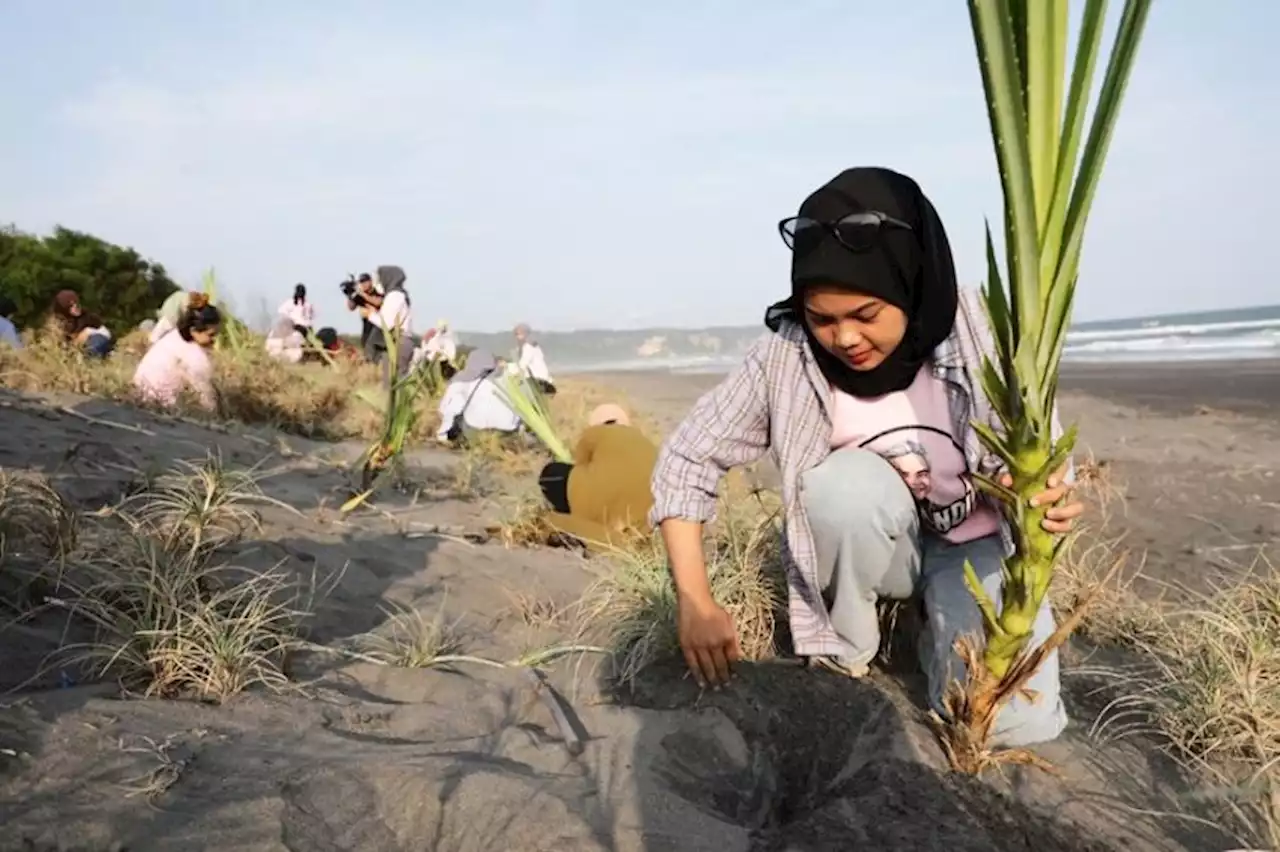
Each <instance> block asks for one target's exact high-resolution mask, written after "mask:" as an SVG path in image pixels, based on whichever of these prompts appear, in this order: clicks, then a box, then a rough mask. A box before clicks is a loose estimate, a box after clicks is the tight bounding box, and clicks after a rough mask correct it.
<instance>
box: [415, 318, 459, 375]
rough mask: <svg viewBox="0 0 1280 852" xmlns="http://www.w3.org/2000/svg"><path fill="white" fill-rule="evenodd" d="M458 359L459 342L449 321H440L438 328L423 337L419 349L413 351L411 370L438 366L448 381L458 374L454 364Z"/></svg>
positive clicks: (437, 323)
mask: <svg viewBox="0 0 1280 852" xmlns="http://www.w3.org/2000/svg"><path fill="white" fill-rule="evenodd" d="M457 359H458V340H457V338H455V337H454V336H453V332H452V331H451V330H450V329H449V323H448V321H447V320H439V321H437V322H436V327H435V328H433V329H431V330H429V331H428V332H427V333H426V334H424V335H422V341H421V342H420V343H419V344H418V348H417V349H415V350H413V360H412V362H411V363H410V364H409V369H410V370H416V369H418V368H419V367H421V366H423V365H425V364H438V365H439V367H440V376H441V377H442V378H443V379H444V380H445V381H448V380H449V379H452V378H453V377H454V376H455V375H456V374H457V372H458V368H457V367H455V366H454V363H455V362H456V361H457Z"/></svg>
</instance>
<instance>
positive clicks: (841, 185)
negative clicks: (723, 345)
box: [765, 168, 958, 397]
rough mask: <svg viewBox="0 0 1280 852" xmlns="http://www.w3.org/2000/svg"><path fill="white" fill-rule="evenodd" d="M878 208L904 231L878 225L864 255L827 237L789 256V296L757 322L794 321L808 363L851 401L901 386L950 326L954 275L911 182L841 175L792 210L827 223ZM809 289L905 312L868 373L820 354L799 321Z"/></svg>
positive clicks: (935, 222) (890, 174) (879, 173)
mask: <svg viewBox="0 0 1280 852" xmlns="http://www.w3.org/2000/svg"><path fill="white" fill-rule="evenodd" d="M873 210H874V211H878V212H880V213H884V214H886V215H888V216H892V217H893V218H895V219H898V220H901V221H903V222H905V223H907V224H908V225H910V226H911V230H910V231H907V230H904V229H902V228H895V227H892V226H889V225H885V226H882V227H881V229H880V231H879V234H878V236H877V239H876V240H875V241H874V242H873V244H872V246H871V247H870V248H869V249H867V250H865V251H858V252H855V251H852V250H850V249H848V248H846V247H845V246H843V245H841V244H840V243H839V242H837V241H836V240H835V238H834V237H832V236H831V235H830V234H829V233H828V234H826V235H824V236H823V237H822V239H821V240H820V242H819V243H818V244H817V245H812V246H810V245H807V244H806V245H805V246H804V249H805V250H804V251H801V252H793V253H792V257H791V296H790V297H789V298H787V299H784V300H782V301H781V302H778V303H777V304H775V305H772V306H771V307H770V308H769V310H768V311H767V312H766V313H765V325H766V326H768V327H769V328H770V329H771V330H773V331H777V330H778V329H779V328H780V327H781V325H782V323H783V321H786V320H790V321H792V322H797V323H799V324H800V326H801V328H803V329H804V332H805V336H806V337H807V338H808V339H809V347H810V349H812V350H813V356H814V359H815V360H816V361H817V362H818V366H819V367H820V368H821V370H822V374H823V375H824V376H826V378H827V381H829V382H830V383H831V386H832V387H833V388H836V389H838V390H841V391H844V392H845V393H847V394H849V395H851V396H856V397H872V396H881V395H883V394H886V393H892V392H894V391H900V390H904V389H905V388H907V387H908V386H909V385H910V384H911V382H912V381H913V380H914V379H915V377H916V374H917V373H919V372H920V367H921V366H923V364H924V362H925V361H926V360H928V358H929V356H931V355H932V354H933V350H934V349H935V348H937V346H938V345H939V344H940V343H942V342H943V341H944V340H946V339H947V337H948V335H950V334H951V329H952V327H953V326H954V325H955V318H956V303H957V300H958V294H957V289H956V270H955V264H954V262H953V261H952V258H951V246H950V244H949V243H948V242H947V233H946V231H945V230H944V229H943V227H942V220H941V219H939V218H938V212H937V211H936V210H934V209H933V205H932V204H931V203H930V202H929V199H928V198H926V197H925V195H924V193H923V192H921V191H920V187H919V186H918V185H916V182H915V181H914V180H912V179H911V178H909V177H907V176H906V175H902V174H898V173H897V172H895V171H891V170H889V169H882V168H856V169H848V170H846V171H844V172H841V173H840V174H839V175H837V176H836V177H835V178H833V179H832V180H831V181H830V182H829V183H827V184H826V185H825V186H823V187H821V188H819V189H818V190H817V191H815V192H814V193H813V194H812V195H810V196H809V197H808V198H806V199H805V200H804V203H803V204H801V205H800V213H799V215H800V216H803V217H807V218H810V219H815V220H817V221H819V222H835V221H838V220H839V219H840V218H842V217H844V216H847V215H849V214H850V213H856V212H862V211H873ZM815 284H826V285H828V286H836V287H842V288H844V287H847V288H848V289H849V290H850V291H851V292H858V293H864V294H866V295H868V296H874V297H876V298H877V299H883V300H884V301H885V302H888V303H889V304H891V305H894V306H895V307H897V308H900V309H901V310H902V312H903V313H905V314H906V315H907V331H906V334H905V335H904V336H903V338H902V342H901V343H900V344H898V348H897V349H895V350H894V351H893V352H892V353H890V355H889V356H888V357H887V358H885V360H884V362H883V363H881V364H880V365H879V366H877V367H876V368H875V369H873V370H866V371H859V370H854V369H853V368H852V367H850V366H848V365H847V364H845V363H844V362H843V361H841V360H840V359H839V358H837V357H836V356H834V355H832V354H831V353H830V352H828V351H827V350H826V349H825V348H824V347H823V346H822V344H821V343H819V342H818V340H817V339H816V338H815V337H814V335H813V332H812V331H810V329H809V324H808V323H807V322H805V320H804V292H805V289H806V288H807V287H809V286H811V285H815Z"/></svg>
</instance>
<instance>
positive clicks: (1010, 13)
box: [939, 0, 1151, 772]
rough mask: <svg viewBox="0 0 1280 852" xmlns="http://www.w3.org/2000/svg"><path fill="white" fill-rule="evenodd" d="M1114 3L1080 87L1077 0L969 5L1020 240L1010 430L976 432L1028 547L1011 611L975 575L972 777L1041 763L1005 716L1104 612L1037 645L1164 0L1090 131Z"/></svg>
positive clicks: (965, 728)
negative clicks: (1148, 51) (1123, 149)
mask: <svg viewBox="0 0 1280 852" xmlns="http://www.w3.org/2000/svg"><path fill="white" fill-rule="evenodd" d="M1106 8H1107V3H1106V0H1086V2H1085V4H1084V16H1083V19H1082V21H1081V26H1080V35H1079V40H1078V44H1077V46H1076V55H1075V61H1074V65H1073V68H1072V72H1071V77H1070V81H1069V83H1068V82H1067V78H1066V63H1067V30H1068V18H1069V2H1068V0H969V16H970V20H971V23H972V28H973V36H974V43H975V45H976V47H977V53H978V62H979V65H980V67H981V71H982V85H983V89H984V91H985V93H986V100H987V110H988V113H989V118H990V123H991V136H992V139H993V141H994V143H995V149H996V160H997V162H998V164H999V171H1000V186H1001V189H1002V191H1003V196H1004V238H1005V268H1004V270H1001V268H1000V264H999V262H998V260H997V256H996V249H995V246H994V243H993V240H992V237H991V231H990V228H989V227H988V229H987V266H988V273H987V282H986V286H985V287H984V288H983V293H982V299H983V306H984V308H985V310H986V314H987V318H988V320H989V321H990V325H991V329H992V334H993V337H994V348H993V354H992V355H991V357H989V358H987V359H986V360H985V362H984V364H983V372H982V377H981V378H982V388H983V391H984V393H985V394H986V396H987V398H988V399H989V400H990V402H991V406H992V408H993V410H994V413H995V415H996V416H997V417H998V419H999V421H1000V428H991V427H990V426H988V425H987V424H982V423H975V424H974V427H975V428H976V429H977V430H978V434H979V436H980V438H981V440H982V443H983V445H984V446H985V447H986V449H987V450H988V451H989V452H991V453H993V454H995V455H996V456H997V457H999V458H1000V459H1001V460H1002V461H1003V463H1004V467H1005V469H1006V471H1007V473H1008V476H1009V477H1010V480H1011V481H1009V482H1007V483H1006V484H1007V485H1008V487H1005V485H1003V484H1001V483H999V482H997V481H995V480H993V479H982V480H980V485H981V486H982V487H983V488H984V490H985V491H987V493H989V494H992V495H994V496H995V498H996V499H997V500H998V501H999V502H1000V504H1001V506H1002V507H1003V509H1004V512H1005V514H1006V516H1007V517H1008V519H1009V520H1010V522H1011V526H1012V529H1013V533H1014V542H1015V549H1014V553H1013V555H1012V556H1010V557H1009V558H1008V559H1006V560H1005V562H1004V565H1003V569H1002V577H1003V582H1004V585H1003V590H1002V593H1001V600H1000V601H999V603H997V602H995V601H993V600H991V599H990V598H989V597H988V596H987V594H986V593H985V592H984V591H983V588H982V586H981V584H980V583H979V581H978V578H977V575H976V574H975V573H974V571H973V568H972V566H966V581H967V584H968V586H969V590H970V591H971V592H972V594H973V596H974V598H975V599H976V601H977V603H978V607H979V609H980V610H981V612H982V618H983V636H982V643H981V645H980V646H979V645H978V644H976V643H970V642H966V641H962V642H961V643H960V647H959V649H958V650H959V652H960V655H961V657H962V659H964V660H965V663H966V666H967V672H966V677H965V682H964V683H963V684H960V683H956V684H953V685H952V688H951V689H950V690H949V691H948V694H947V696H946V708H945V709H946V710H947V715H948V717H949V718H948V719H947V720H945V721H942V720H939V730H940V733H941V736H942V741H943V746H944V748H945V750H946V752H947V754H948V756H949V758H950V760H951V763H952V765H953V766H954V767H955V768H956V769H958V770H962V771H965V772H978V771H980V770H981V769H982V768H983V767H984V766H987V765H989V764H991V763H992V762H995V761H999V760H1021V761H1024V762H1036V758H1034V756H1032V755H1030V753H1029V752H1026V751H1025V750H1011V751H1004V752H998V753H993V752H992V749H991V747H990V734H991V729H992V726H993V724H994V722H995V719H996V715H997V714H998V713H999V711H1000V708H1001V707H1002V706H1003V705H1004V704H1005V703H1006V702H1008V701H1009V700H1010V699H1011V698H1012V697H1013V696H1015V695H1018V694H1020V693H1022V692H1023V691H1024V690H1025V688H1026V683H1027V681H1028V680H1029V679H1030V677H1031V676H1032V674H1034V673H1035V671H1036V670H1037V669H1038V668H1039V666H1040V665H1041V664H1042V663H1043V662H1044V660H1045V658H1046V657H1047V656H1048V655H1049V654H1050V653H1052V651H1053V650H1055V649H1056V648H1057V647H1059V646H1060V645H1061V644H1062V643H1063V642H1064V641H1065V640H1066V638H1067V636H1068V635H1069V634H1070V633H1071V631H1072V630H1073V629H1074V627H1075V626H1076V624H1077V623H1079V620H1080V618H1081V617H1082V615H1083V607H1085V606H1087V604H1088V600H1087V599H1086V600H1084V601H1083V602H1082V603H1081V604H1080V605H1079V606H1078V607H1077V609H1076V611H1075V612H1073V613H1071V614H1070V615H1069V616H1068V617H1066V618H1064V619H1063V621H1062V623H1061V624H1060V625H1059V627H1058V629H1057V630H1056V632H1055V633H1054V634H1053V636H1052V637H1051V638H1050V639H1049V640H1048V641H1046V642H1045V643H1044V644H1042V645H1041V646H1040V647H1038V648H1031V647H1030V640H1031V630H1032V624H1033V623H1034V621H1035V617H1036V613H1037V612H1038V611H1039V610H1040V607H1041V604H1042V603H1043V602H1044V599H1045V596H1046V594H1047V593H1048V590H1049V584H1050V581H1051V580H1052V579H1053V571H1054V564H1055V562H1056V561H1057V559H1058V557H1059V555H1060V554H1061V553H1062V552H1063V549H1064V545H1065V543H1066V540H1065V539H1059V538H1056V537H1055V536H1053V535H1052V534H1050V533H1049V532H1047V531H1045V530H1044V528H1043V527H1042V523H1043V521H1044V516H1045V511H1046V510H1047V509H1048V508H1049V507H1047V506H1044V507H1038V508H1033V507H1031V506H1030V500H1031V498H1032V497H1033V496H1035V495H1037V494H1040V493H1042V492H1044V491H1045V490H1047V482H1048V480H1049V477H1050V476H1051V475H1052V474H1054V473H1055V472H1056V471H1058V470H1059V469H1060V468H1062V466H1063V465H1064V463H1065V462H1066V461H1067V460H1068V459H1069V458H1070V455H1071V452H1072V450H1073V448H1074V446H1075V442H1076V430H1075V428H1074V427H1072V428H1070V429H1068V430H1067V431H1066V432H1065V433H1064V434H1062V435H1060V436H1057V437H1055V431H1054V429H1053V425H1052V424H1053V413H1054V410H1055V403H1056V397H1057V390H1058V365H1059V362H1060V360H1061V358H1062V350H1063V346H1064V344H1065V342H1066V337H1067V329H1068V327H1069V326H1070V322H1071V308H1072V303H1073V301H1074V296H1075V288H1076V279H1077V276H1078V274H1079V268H1080V250H1081V246H1082V245H1083V243H1084V234H1085V226H1086V224H1087V222H1088V218H1089V211H1090V208H1091V207H1092V204H1093V199H1094V195H1095V193H1096V191H1097V188H1098V181H1099V179H1100V177H1101V175H1102V165H1103V161H1104V160H1105V159H1106V154H1107V148H1108V146H1109V144H1110V142H1111V135H1112V133H1113V131H1114V130H1115V125H1116V119H1117V117H1118V115H1119V111H1120V103H1121V100H1122V99H1123V96H1124V91H1125V87H1126V84H1127V83H1128V81H1129V74H1130V71H1131V70H1132V68H1133V63H1134V59H1135V57H1136V55H1137V51H1138V43H1139V41H1140V40H1141V37H1142V31H1143V28H1144V26H1145V24H1146V20H1147V14H1148V12H1149V11H1150V9H1151V0H1126V2H1125V4H1124V9H1123V12H1122V14H1121V17H1120V24H1119V28H1118V30H1117V32H1116V37H1115V43H1114V45H1113V46H1112V50H1111V56H1110V59H1109V61H1108V63H1107V69H1106V73H1105V75H1104V78H1103V81H1102V87H1101V90H1100V92H1099V95H1098V100H1097V103H1096V105H1095V106H1094V109H1093V119H1092V123H1091V124H1090V125H1089V126H1088V132H1087V134H1086V132H1085V130H1086V123H1087V122H1086V116H1087V113H1088V112H1089V109H1088V107H1089V94H1090V90H1091V88H1092V82H1093V72H1094V67H1095V65H1096V64H1097V62H1098V59H1099V57H1100V54H1101V50H1100V44H1101V39H1102V27H1103V23H1104V20H1105V16H1106ZM1064 94H1065V104H1064ZM1064 107H1065V108H1064ZM1082 142H1083V150H1082V149H1081V143H1082Z"/></svg>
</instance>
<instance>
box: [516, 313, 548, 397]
mask: <svg viewBox="0 0 1280 852" xmlns="http://www.w3.org/2000/svg"><path fill="white" fill-rule="evenodd" d="M530 334H531V332H530V330H529V326H528V324H527V323H523V322H522V323H520V324H519V325H517V326H516V328H515V338H516V359H515V361H514V362H513V364H512V367H511V370H512V372H514V373H516V374H518V375H521V376H525V377H527V378H529V379H530V380H532V381H533V383H534V384H535V385H537V386H538V389H539V390H541V391H542V392H543V393H544V394H546V395H547V396H555V395H556V384H555V382H554V381H552V379H551V371H550V370H549V369H547V358H546V355H544V354H543V352H542V347H541V346H539V345H538V343H537V342H536V341H534V340H533V339H532V338H531V337H530V336H529V335H530Z"/></svg>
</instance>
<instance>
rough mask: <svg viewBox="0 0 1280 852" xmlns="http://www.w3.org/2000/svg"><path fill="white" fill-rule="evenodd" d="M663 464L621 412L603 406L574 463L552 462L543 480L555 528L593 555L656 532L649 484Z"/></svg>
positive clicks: (540, 482)
mask: <svg viewBox="0 0 1280 852" xmlns="http://www.w3.org/2000/svg"><path fill="white" fill-rule="evenodd" d="M657 460H658V448H657V447H655V446H654V445H653V442H652V441H650V440H649V439H648V438H647V437H645V434H644V433H643V432H641V431H640V430H639V429H637V428H636V427H634V426H632V425H631V421H630V419H629V418H628V417H627V412H626V411H625V410H623V408H622V407H621V406H618V405H613V404H605V405H600V406H597V407H596V408H595V410H593V411H592V412H591V414H590V416H589V417H588V418H587V428H586V429H585V430H583V432H582V435H581V436H580V437H579V438H578V443H577V444H575V445H574V448H573V463H572V464H567V463H565V462H551V463H550V464H548V465H547V466H546V467H544V468H543V469H542V472H541V474H539V476H538V485H539V486H540V487H541V488H542V495H543V496H544V497H545V498H546V500H547V503H548V504H549V505H550V506H551V508H552V509H553V512H552V513H551V514H550V516H549V517H548V522H549V523H550V525H551V528H552V529H554V530H555V531H556V532H559V533H562V534H564V535H567V536H569V537H571V538H573V539H576V540H577V541H579V542H581V543H582V544H584V545H585V546H586V547H587V548H588V549H596V548H616V547H619V546H621V545H622V544H624V543H625V541H626V539H627V537H628V536H630V535H633V534H635V533H648V532H650V531H651V529H652V528H651V527H650V526H649V520H648V516H649V510H650V509H651V508H653V494H652V492H651V491H650V490H649V479H650V477H651V476H652V475H653V466H654V464H655V463H656V462H657Z"/></svg>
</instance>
